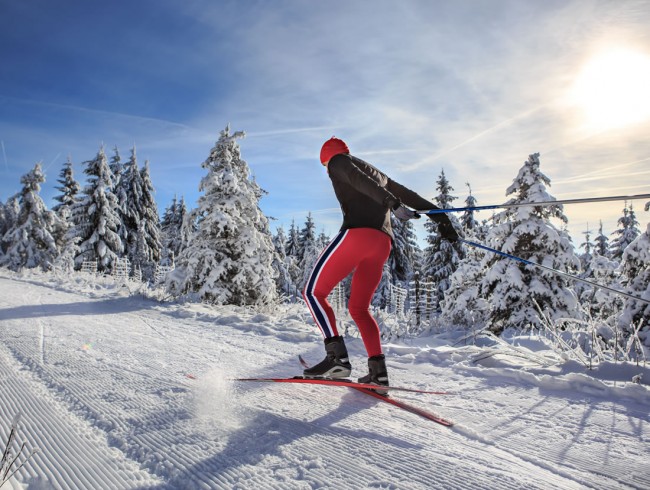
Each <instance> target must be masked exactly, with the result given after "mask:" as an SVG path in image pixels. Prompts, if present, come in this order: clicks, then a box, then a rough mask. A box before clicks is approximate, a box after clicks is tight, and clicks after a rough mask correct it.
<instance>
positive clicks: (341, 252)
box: [303, 230, 357, 378]
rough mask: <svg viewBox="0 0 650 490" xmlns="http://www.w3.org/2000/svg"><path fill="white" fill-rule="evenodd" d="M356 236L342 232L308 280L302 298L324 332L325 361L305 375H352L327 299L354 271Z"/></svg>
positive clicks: (342, 341)
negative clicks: (335, 287)
mask: <svg viewBox="0 0 650 490" xmlns="http://www.w3.org/2000/svg"><path fill="white" fill-rule="evenodd" d="M353 235H354V233H350V232H349V230H348V231H345V232H341V233H339V234H338V235H337V236H336V237H335V238H334V240H332V242H331V243H330V244H329V245H328V246H327V247H326V248H325V250H324V251H323V253H322V254H321V255H320V257H319V258H318V260H317V261H316V264H315V265H314V269H313V271H312V273H311V275H310V277H309V279H308V280H307V284H306V286H305V290H304V293H303V296H304V298H305V301H306V302H307V305H308V307H309V310H310V311H311V313H312V316H313V317H314V320H315V321H316V324H317V325H318V326H319V328H320V329H321V332H322V333H323V337H324V342H325V359H323V360H322V361H321V362H320V363H318V364H317V365H315V366H313V367H311V368H307V369H305V370H304V371H303V374H304V376H307V377H323V376H325V377H333V378H343V377H347V376H349V375H350V373H351V372H352V365H351V364H350V359H349V357H348V351H347V348H346V346H345V341H344V340H343V337H342V336H340V335H339V334H338V330H337V328H336V318H335V316H334V310H332V307H331V305H330V304H329V302H328V301H327V296H328V295H329V294H330V292H331V291H332V289H334V286H336V285H337V284H338V283H339V282H341V280H343V279H344V278H345V276H347V275H348V274H349V273H350V272H351V271H352V269H353V268H354V265H355V262H356V260H357V258H356V256H355V253H354V250H355V249H356V246H355V245H354V236H353Z"/></svg>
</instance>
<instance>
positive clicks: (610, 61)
mask: <svg viewBox="0 0 650 490" xmlns="http://www.w3.org/2000/svg"><path fill="white" fill-rule="evenodd" d="M572 98H573V99H574V101H575V102H576V104H577V105H578V107H579V108H580V109H581V112H582V115H583V117H584V122H585V125H586V126H588V127H589V128H590V129H594V130H607V129H614V128H620V127H623V126H628V125H632V124H638V123H642V122H645V121H648V120H650V56H648V55H647V54H644V53H643V52H641V51H635V50H632V49H625V48H619V49H610V50H607V51H603V52H600V53H598V54H597V55H595V56H594V57H593V58H591V59H590V60H589V61H588V62H587V63H586V64H585V65H584V66H583V67H582V69H581V70H580V71H579V73H578V76H577V78H576V80H575V83H574V86H573V90H572Z"/></svg>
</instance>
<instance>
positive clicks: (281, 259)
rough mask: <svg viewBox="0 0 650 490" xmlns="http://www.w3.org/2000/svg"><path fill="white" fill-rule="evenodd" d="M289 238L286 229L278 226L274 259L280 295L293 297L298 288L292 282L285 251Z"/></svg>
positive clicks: (274, 241) (274, 240)
mask: <svg viewBox="0 0 650 490" xmlns="http://www.w3.org/2000/svg"><path fill="white" fill-rule="evenodd" d="M286 241H287V237H286V235H285V233H284V228H283V227H282V226H278V228H277V230H276V233H275V236H274V237H273V248H274V249H275V257H274V259H273V269H274V270H275V272H276V278H275V284H276V288H277V290H278V292H279V293H281V294H286V295H293V294H295V292H296V286H295V285H294V283H293V281H292V280H291V276H290V274H289V267H288V261H287V254H286V252H285V250H284V246H285V243H286Z"/></svg>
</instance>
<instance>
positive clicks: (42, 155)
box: [0, 0, 650, 241]
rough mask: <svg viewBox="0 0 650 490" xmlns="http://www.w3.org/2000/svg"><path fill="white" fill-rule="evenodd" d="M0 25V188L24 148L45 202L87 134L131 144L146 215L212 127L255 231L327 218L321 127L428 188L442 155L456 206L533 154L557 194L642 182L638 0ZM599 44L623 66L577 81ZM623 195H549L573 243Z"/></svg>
mask: <svg viewBox="0 0 650 490" xmlns="http://www.w3.org/2000/svg"><path fill="white" fill-rule="evenodd" d="M0 19H2V26H1V28H0V62H1V63H2V66H1V69H0V143H1V147H0V200H2V201H6V199H7V198H8V197H9V196H11V195H12V194H13V193H15V192H17V191H18V190H19V188H20V176H21V175H23V174H25V173H26V172H28V171H29V170H30V169H31V168H33V166H34V164H35V163H37V162H42V165H43V168H45V169H46V176H47V179H48V181H47V182H46V183H45V184H44V186H43V190H42V196H43V198H44V199H45V201H46V203H47V204H48V205H50V206H51V205H52V204H53V202H52V197H53V196H54V195H56V191H55V190H54V186H55V185H56V179H57V178H58V176H59V172H60V170H61V167H62V165H63V163H64V162H65V161H66V159H67V158H68V155H69V156H71V158H72V161H73V162H74V163H75V173H76V177H77V179H78V180H79V181H81V182H83V181H84V175H83V173H82V165H81V164H82V162H83V161H85V160H89V159H91V158H93V157H94V156H95V155H96V153H97V150H98V148H99V147H100V145H102V144H104V145H105V146H106V151H107V153H108V154H109V156H110V155H111V154H112V151H113V150H112V149H113V147H115V146H117V147H118V148H119V150H120V153H121V154H122V158H123V159H127V158H128V156H129V152H130V148H131V147H132V146H133V145H134V144H135V145H136V146H137V153H138V159H139V161H140V163H141V164H143V163H144V161H145V160H149V162H150V167H151V173H152V179H153V182H154V185H155V186H156V190H157V194H156V199H157V201H158V205H159V207H160V209H161V211H162V210H163V209H164V208H165V207H166V206H167V205H168V204H169V202H170V201H171V199H172V197H173V196H174V195H175V194H176V195H178V196H181V195H182V196H185V198H186V200H187V202H188V204H189V205H190V206H192V205H193V204H194V203H195V201H196V199H197V197H198V195H199V193H198V185H199V181H200V179H201V177H202V176H203V175H204V170H203V169H202V168H201V166H200V165H201V163H202V162H203V161H204V160H205V158H206V157H207V156H208V154H209V151H210V149H211V148H212V146H213V144H214V142H215V141H216V139H217V138H218V134H219V131H221V130H222V129H223V128H224V127H225V126H226V125H227V124H230V126H231V128H232V130H233V131H238V130H243V131H245V132H246V133H247V137H246V138H245V139H244V140H241V141H240V144H241V148H242V154H243V157H244V159H245V160H246V161H247V162H248V164H249V166H250V167H251V169H252V171H253V173H254V174H255V177H256V179H257V182H258V183H259V184H260V185H261V186H262V187H263V188H264V189H265V190H266V191H268V193H269V194H268V195H267V196H265V197H264V198H263V200H262V202H261V206H262V209H263V210H264V211H265V213H266V214H267V215H269V216H272V217H275V218H277V220H276V221H274V222H273V224H272V226H273V228H275V226H277V225H278V224H282V225H284V226H285V229H286V228H288V226H289V224H290V223H291V220H292V219H295V220H296V223H297V224H298V225H302V224H303V223H304V220H305V217H306V215H307V213H308V212H310V211H311V212H312V213H313V215H314V218H315V220H316V223H317V225H318V227H319V231H320V230H321V229H322V230H324V231H325V232H326V233H328V234H332V233H334V232H335V231H336V230H337V229H338V226H339V225H340V221H341V218H340V211H339V210H338V205H337V202H336V200H335V198H334V194H333V192H332V190H331V186H330V183H329V179H328V177H327V175H326V173H325V172H324V169H323V168H322V167H321V165H320V163H319V161H318V154H319V151H320V146H321V144H322V143H323V141H325V140H326V139H328V138H329V137H331V136H332V135H336V136H338V137H340V138H343V139H344V140H346V141H347V142H348V145H349V146H350V149H351V151H352V153H354V154H356V155H357V156H359V157H361V158H363V159H366V160H367V161H369V162H371V163H373V164H375V165H376V166H378V167H380V168H381V169H383V170H384V171H385V172H387V173H388V174H389V175H390V176H391V177H392V178H394V179H395V180H397V181H399V182H401V183H402V184H404V185H406V186H408V187H411V188H412V189H414V190H416V191H417V192H419V193H420V194H422V195H423V196H424V197H427V198H432V197H433V196H434V195H435V194H436V191H435V182H436V179H437V178H438V176H439V175H440V172H441V171H442V170H443V169H444V171H445V174H446V175H447V177H448V179H449V180H450V182H451V184H452V186H454V188H455V195H457V196H458V197H459V199H458V201H456V203H457V204H459V205H462V201H463V200H464V199H465V197H466V195H467V188H466V186H465V183H467V182H469V183H470V184H471V187H472V191H473V193H474V195H475V197H476V198H477V199H478V202H479V204H484V205H487V204H494V203H501V202H504V201H505V200H506V195H505V190H506V188H507V187H508V186H509V185H510V184H511V183H512V180H513V178H514V177H515V176H516V175H517V171H518V169H519V168H520V167H521V165H522V164H523V162H524V161H525V160H526V159H527V157H528V155H529V154H530V153H534V152H539V153H540V154H541V162H542V171H543V172H544V173H545V174H546V175H547V176H548V177H549V178H550V179H551V181H552V185H551V188H550V193H551V194H552V195H554V196H555V197H556V198H558V199H562V198H582V197H591V196H594V197H596V196H608V195H620V194H639V193H647V192H649V191H650V189H649V187H650V186H649V185H648V183H649V182H650V171H649V170H648V168H650V166H649V164H648V162H650V138H649V137H648V135H650V110H646V107H647V103H648V100H650V96H649V95H648V92H647V90H645V91H641V92H640V91H638V89H637V88H635V87H628V86H627V85H626V83H627V81H629V80H632V79H634V80H641V81H644V80H645V78H644V77H645V76H646V72H645V71H640V72H638V71H634V70H638V69H639V68H638V67H641V68H643V67H644V66H646V63H647V64H648V66H650V61H648V60H650V29H648V28H647V26H648V25H650V3H649V2H647V1H636V0H626V1H618V0H612V1H595V0H581V1H566V0H562V1H560V0H545V1H518V0H513V1H506V0H483V1H481V0H456V1H441V0H440V1H436V0H424V1H411V0H401V1H399V2H396V1H394V0H392V1H384V0H350V1H335V0H332V1H318V2H317V1H307V0H275V1H270V0H268V1H261V0H260V1H253V0H240V1H222V0H188V1H186V2H179V1H172V0H129V1H124V0H113V1H111V2H99V1H88V0H84V1H82V0H61V1H58V2H52V1H50V0H30V1H28V2H17V1H15V0H0ZM612 50H619V51H618V52H621V53H632V54H633V55H634V56H636V58H634V59H635V60H636V61H635V62H633V63H631V64H628V65H620V66H617V65H615V64H612V62H608V63H609V64H606V65H605V68H604V73H605V75H602V73H603V71H600V72H595V73H596V74H594V72H593V71H592V72H588V73H590V75H589V76H586V78H585V75H584V73H587V72H585V67H586V66H590V65H589V64H590V63H591V62H592V61H593V60H594V59H596V60H598V59H602V54H603V53H606V52H611V51H612ZM616 59H621V56H618V55H617V58H616ZM613 73H618V74H619V75H620V76H619V78H614V79H613V80H612V81H611V83H610V84H609V85H608V86H607V87H605V88H602V92H600V93H599V92H597V91H596V92H594V93H593V94H592V95H590V96H588V97H582V98H581V97H580V96H579V95H580V94H583V95H584V94H585V93H587V94H589V93H591V92H590V90H594V91H595V90H596V89H598V87H594V86H593V83H592V82H593V80H594V79H607V80H609V77H610V75H611V74H613ZM585 80H586V82H585ZM580 81H582V82H583V83H582V85H580V84H579V82H580ZM647 86H648V85H647V84H646V85H645V87H646V88H647ZM576 87H577V88H576ZM577 91H578V92H579V93H578V92H577ZM625 94H627V96H628V99H621V100H620V101H619V100H618V99H617V97H621V96H622V95H625ZM630 98H631V99H632V100H631V101H630V100H629V99H630ZM603 101H608V102H609V103H610V105H609V106H604V107H603V106H602V103H603ZM626 104H627V105H626ZM607 107H609V109H607ZM612 107H616V108H618V109H621V108H622V115H620V114H619V115H618V116H620V117H618V119H617V118H615V117H614V115H613V114H612V111H613V109H612ZM595 110H600V111H601V114H600V119H598V118H597V117H596V116H595V115H594V114H595V112H594V111H595ZM607 110H609V111H610V112H609V113H608V112H604V113H603V111H607ZM635 111H636V112H638V114H637V113H635ZM632 113H635V114H632ZM603 114H604V115H603ZM630 114H632V115H634V116H635V117H628V116H630ZM613 121H616V123H614V122H613ZM643 204H644V202H637V203H635V208H636V210H637V216H638V218H639V221H640V222H641V223H642V225H645V223H647V222H648V214H647V213H645V212H643V210H642V208H643ZM622 207H623V203H622V202H619V203H606V204H593V205H573V206H571V207H567V208H566V209H565V212H566V214H567V215H568V216H569V219H570V221H569V229H570V230H571V232H572V234H573V236H574V239H575V240H576V241H578V240H581V238H580V237H581V232H582V231H584V230H585V229H587V226H588V225H589V227H590V228H591V229H595V228H596V227H597V223H598V220H600V219H602V220H603V222H604V227H605V232H606V233H611V232H612V231H613V230H614V229H615V226H616V220H617V219H618V217H619V216H620V215H621V214H622V213H621V210H622ZM488 216H489V215H485V216H481V217H485V218H487V217H488ZM421 221H422V220H421ZM418 230H419V231H420V233H423V227H422V224H421V223H420V224H418Z"/></svg>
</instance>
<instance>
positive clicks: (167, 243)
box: [160, 196, 187, 264]
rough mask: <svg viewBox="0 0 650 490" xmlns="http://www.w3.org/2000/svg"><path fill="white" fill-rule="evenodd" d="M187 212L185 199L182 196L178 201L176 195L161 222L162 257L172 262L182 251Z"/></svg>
mask: <svg viewBox="0 0 650 490" xmlns="http://www.w3.org/2000/svg"><path fill="white" fill-rule="evenodd" d="M186 214H187V206H186V205H185V199H184V198H183V197H181V200H180V201H178V200H177V199H176V196H174V198H173V199H172V202H171V204H170V205H169V206H168V207H167V209H165V212H164V213H163V217H162V220H161V222H160V232H161V240H162V250H163V251H162V258H163V259H164V260H166V261H167V262H168V263H170V264H171V263H173V262H174V261H175V257H178V255H179V254H180V252H181V248H182V245H183V239H182V227H183V220H184V219H185V215H186Z"/></svg>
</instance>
